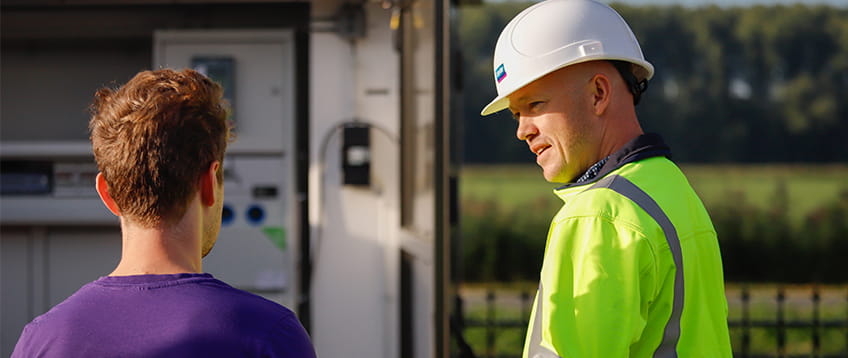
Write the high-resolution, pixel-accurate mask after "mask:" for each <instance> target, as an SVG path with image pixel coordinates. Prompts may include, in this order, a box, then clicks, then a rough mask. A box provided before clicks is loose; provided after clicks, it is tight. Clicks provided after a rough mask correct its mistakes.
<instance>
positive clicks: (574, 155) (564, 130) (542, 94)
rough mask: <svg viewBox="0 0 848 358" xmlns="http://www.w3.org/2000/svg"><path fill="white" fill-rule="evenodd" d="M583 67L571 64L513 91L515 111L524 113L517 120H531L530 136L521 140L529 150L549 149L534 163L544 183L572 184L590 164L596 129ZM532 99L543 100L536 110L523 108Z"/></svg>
mask: <svg viewBox="0 0 848 358" xmlns="http://www.w3.org/2000/svg"><path fill="white" fill-rule="evenodd" d="M585 67H586V66H581V65H574V66H572V67H567V68H564V69H561V70H559V71H556V72H554V73H551V74H550V75H548V76H545V77H543V78H541V79H539V80H537V81H535V82H534V83H531V84H530V85H528V86H526V87H524V88H522V89H520V90H519V91H516V96H515V97H514V98H516V99H517V101H516V107H515V109H516V111H519V112H520V111H525V114H526V115H525V114H521V117H522V118H519V120H524V121H531V123H529V124H528V125H530V126H531V128H532V129H531V130H529V132H530V133H532V135H529V136H527V138H525V139H524V140H526V141H527V144H528V146H529V147H530V148H531V151H532V150H533V148H534V147H538V146H549V147H548V148H547V149H545V150H544V151H543V152H542V153H541V154H539V153H537V164H538V165H539V166H540V167H541V168H542V173H543V176H544V178H545V180H546V181H548V182H552V183H567V182H571V181H573V180H574V179H576V178H577V177H578V176H579V175H580V174H581V173H582V172H583V171H585V170H586V169H588V167H589V166H591V165H592V164H593V161H592V158H593V157H594V156H596V153H595V150H594V149H596V148H593V143H594V141H595V137H596V135H595V134H596V133H595V129H596V128H595V127H596V126H595V125H594V123H593V120H595V118H594V117H593V116H592V113H591V111H590V109H591V98H590V97H589V88H588V84H589V80H590V79H591V77H592V76H591V74H590V73H589V71H587V69H586V68H585ZM511 97H512V96H511ZM524 98H526V100H524ZM536 98H546V103H545V104H544V105H542V106H541V107H539V110H533V109H532V108H531V107H530V106H527V105H526V104H527V103H532V101H534V100H535V99H536ZM518 99H522V100H518ZM514 113H515V111H514ZM525 117H526V118H525ZM520 137H521V134H519V139H521V138H520Z"/></svg>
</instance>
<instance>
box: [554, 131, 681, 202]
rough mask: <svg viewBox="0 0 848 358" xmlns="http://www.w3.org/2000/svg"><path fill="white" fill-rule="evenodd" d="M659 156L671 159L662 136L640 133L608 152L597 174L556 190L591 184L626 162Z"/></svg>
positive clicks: (669, 150)
mask: <svg viewBox="0 0 848 358" xmlns="http://www.w3.org/2000/svg"><path fill="white" fill-rule="evenodd" d="M660 156H663V157H666V158H669V159H671V148H669V146H668V145H667V144H665V141H663V139H662V137H661V136H660V135H659V134H656V133H647V134H642V135H640V136H638V137H636V138H633V139H632V140H631V141H630V142H627V144H625V145H624V146H623V147H621V148H620V149H619V150H617V151H616V152H615V153H612V154H610V156H609V157H607V158H604V159H603V160H606V162H605V163H603V164H601V165H600V166H601V168H600V170H598V174H597V175H595V176H594V177H593V178H592V179H589V180H587V181H581V182H577V183H568V184H565V185H563V186H561V187H559V188H557V189H556V190H560V189H567V188H573V187H576V186H582V185H586V184H592V183H594V182H596V181H598V180H600V179H601V178H603V177H604V176H606V175H607V174H609V173H610V172H612V171H613V170H616V169H618V168H621V167H622V166H624V165H625V164H627V163H633V162H637V161H640V160H642V159H647V158H652V157H660ZM603 160H602V161H603ZM598 163H601V162H598ZM596 164H597V163H596ZM593 167H594V166H593ZM581 177H582V176H581Z"/></svg>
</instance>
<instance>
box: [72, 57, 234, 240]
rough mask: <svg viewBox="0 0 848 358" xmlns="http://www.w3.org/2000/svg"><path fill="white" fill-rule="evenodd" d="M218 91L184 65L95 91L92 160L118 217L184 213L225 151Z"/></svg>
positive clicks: (161, 220)
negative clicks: (201, 178) (204, 174)
mask: <svg viewBox="0 0 848 358" xmlns="http://www.w3.org/2000/svg"><path fill="white" fill-rule="evenodd" d="M222 95H223V91H222V89H221V86H220V85H218V84H217V83H215V82H213V81H211V80H210V79H209V78H207V77H206V76H204V75H202V74H200V73H198V72H196V71H194V70H189V69H186V70H182V71H174V70H171V69H161V70H156V71H144V72H141V73H139V74H137V75H136V76H135V77H133V78H132V79H131V80H130V81H129V82H127V83H126V84H125V85H123V86H122V87H120V88H118V89H117V90H113V89H109V88H103V89H100V90H99V91H97V93H96V95H95V100H94V103H93V104H92V112H93V115H92V117H91V121H90V122H89V129H90V131H91V143H92V148H93V152H94V159H95V160H96V161H97V166H98V168H99V170H100V171H101V172H102V173H103V176H104V178H105V179H106V183H107V185H108V187H109V193H110V195H111V196H112V198H113V199H114V200H115V203H116V204H117V206H118V208H120V211H121V215H122V216H123V217H125V218H126V219H128V220H131V221H133V222H134V223H136V224H138V225H141V226H144V227H154V226H158V225H162V224H165V225H168V224H171V223H173V222H176V221H177V220H179V219H180V218H181V217H182V216H183V215H184V214H185V210H186V207H187V204H188V201H189V199H190V198H191V196H192V195H193V194H194V193H195V192H196V191H197V188H198V180H199V178H200V176H201V174H202V173H203V172H204V171H205V170H207V169H208V168H209V165H210V164H212V162H214V161H216V160H217V161H222V160H223V157H224V151H225V150H226V147H227V143H228V140H229V136H230V130H229V125H228V123H227V112H228V107H227V105H226V103H225V102H224V100H223V99H222ZM218 175H219V179H221V176H222V172H221V171H219V173H218Z"/></svg>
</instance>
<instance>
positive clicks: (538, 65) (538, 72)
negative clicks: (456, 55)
mask: <svg viewBox="0 0 848 358" xmlns="http://www.w3.org/2000/svg"><path fill="white" fill-rule="evenodd" d="M493 60H494V64H493V65H494V66H493V70H494V77H495V86H496V87H497V90H498V96H497V97H496V98H495V99H494V100H492V102H491V103H489V104H488V105H487V106H486V107H485V108H483V110H482V112H481V114H482V115H484V116H485V115H489V114H492V113H495V112H498V111H500V110H502V109H506V108H507V107H509V98H508V97H509V95H510V94H512V93H513V92H515V91H517V90H518V89H520V88H522V87H524V86H526V85H527V84H529V83H531V82H533V81H535V80H537V79H539V78H542V77H544V76H545V75H547V74H549V73H552V72H554V71H556V70H559V69H561V68H564V67H566V66H571V65H574V64H578V63H583V62H588V61H597V60H608V61H613V63H614V64H615V63H624V64H630V65H631V66H630V68H629V69H625V68H620V69H619V71H621V70H626V71H631V72H632V74H633V75H634V80H636V81H638V82H642V81H647V80H649V79H650V78H651V77H652V76H653V73H654V67H653V66H652V65H651V64H650V63H649V62H647V61H645V58H644V56H643V55H642V49H641V48H640V46H639V42H638V41H637V40H636V36H634V35H633V32H632V31H631V30H630V26H628V25H627V23H626V22H625V21H624V19H623V18H622V17H621V16H620V15H619V14H618V13H617V12H616V11H615V10H613V9H612V8H610V7H609V6H607V5H605V4H602V3H599V2H597V1H594V0H545V1H542V2H539V3H537V4H535V5H533V6H530V7H528V8H527V9H524V11H522V12H520V13H519V14H518V15H516V16H515V17H514V18H513V19H512V20H511V21H510V22H509V23H508V24H507V25H506V27H505V28H504V30H503V32H501V35H500V37H499V38H498V42H497V44H496V45H495V54H494V58H493ZM616 66H617V68H618V67H619V65H616ZM629 80H630V79H627V78H625V81H629ZM642 83H643V84H644V82H642ZM631 87H632V86H631ZM635 95H637V94H636V93H634V96H635Z"/></svg>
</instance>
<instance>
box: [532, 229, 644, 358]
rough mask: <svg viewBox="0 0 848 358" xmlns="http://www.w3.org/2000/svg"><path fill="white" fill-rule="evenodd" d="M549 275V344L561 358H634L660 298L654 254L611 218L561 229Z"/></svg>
mask: <svg viewBox="0 0 848 358" xmlns="http://www.w3.org/2000/svg"><path fill="white" fill-rule="evenodd" d="M548 245H549V247H548V250H547V252H546V254H545V256H546V257H545V266H544V267H543V270H542V280H541V281H542V287H543V289H542V290H541V292H542V297H540V299H541V302H543V304H542V305H541V306H542V311H541V312H537V314H541V315H542V320H541V325H542V330H541V332H542V344H548V345H549V347H546V348H548V349H551V350H553V351H554V352H555V353H557V355H558V356H559V357H563V358H565V357H569V358H578V357H579V358H583V357H628V356H630V347H631V345H632V344H633V343H635V342H637V341H639V339H640V337H641V335H642V332H643V330H644V328H645V325H646V318H647V315H648V307H649V303H650V301H651V300H652V297H653V296H654V295H655V291H656V284H655V276H656V273H655V264H654V252H653V248H651V246H650V243H649V241H648V240H645V237H644V235H643V234H642V233H641V232H640V231H639V230H638V228H636V227H634V226H630V225H627V224H624V223H616V222H615V221H614V220H613V219H611V218H608V217H604V216H587V217H577V218H568V219H565V220H563V221H562V222H560V223H558V224H556V225H554V228H553V229H552V232H551V236H550V242H549V243H548Z"/></svg>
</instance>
